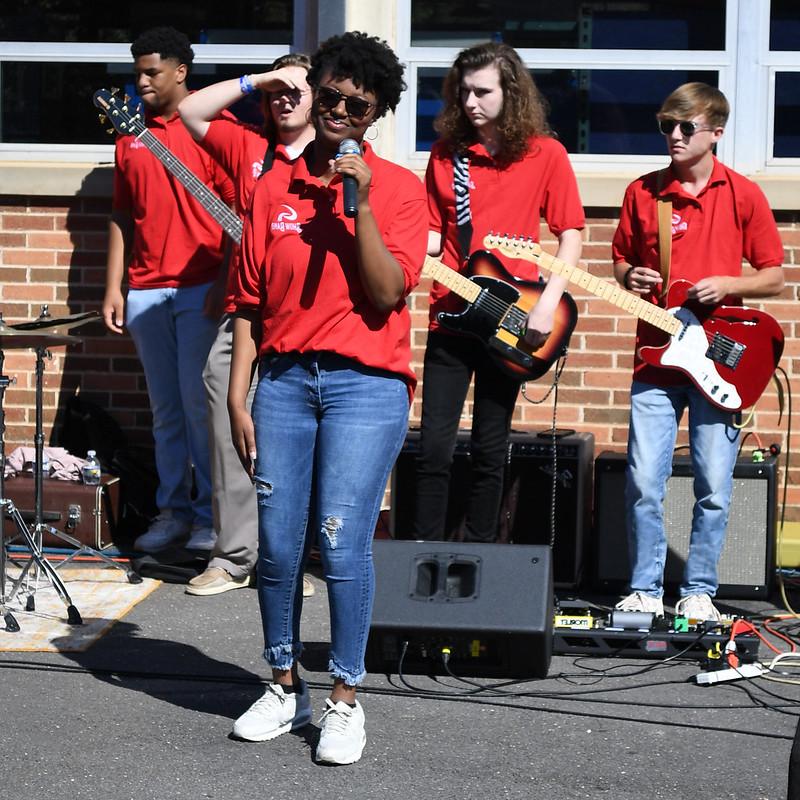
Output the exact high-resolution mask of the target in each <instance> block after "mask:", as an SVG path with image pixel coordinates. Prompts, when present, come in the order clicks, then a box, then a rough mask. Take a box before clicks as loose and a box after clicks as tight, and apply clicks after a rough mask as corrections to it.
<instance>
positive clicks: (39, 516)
mask: <svg viewBox="0 0 800 800" xmlns="http://www.w3.org/2000/svg"><path fill="white" fill-rule="evenodd" d="M44 315H45V309H44V308H43V309H42V316H44ZM40 318H41V317H40ZM45 355H49V353H48V352H47V349H46V348H45V347H37V348H36V434H35V446H36V470H35V473H34V477H35V481H36V482H35V484H34V498H35V505H34V530H33V533H34V537H33V538H34V539H35V540H36V542H37V543H38V545H39V548H40V549H41V543H42V538H43V534H44V533H49V534H50V535H51V536H53V537H55V538H57V539H60V540H61V541H63V542H65V543H66V544H68V545H70V546H71V547H74V548H75V550H74V552H72V553H70V555H69V556H68V557H67V558H65V559H64V560H63V561H61V562H60V563H59V564H58V565H57V566H56V567H55V569H56V570H58V569H61V568H62V567H63V566H64V565H65V564H69V563H70V562H71V561H73V560H74V559H76V558H77V557H79V556H83V555H88V556H91V557H92V558H96V559H99V560H100V561H103V562H104V563H106V564H108V565H109V566H111V567H114V569H118V570H121V571H122V572H124V573H125V574H126V577H127V579H128V583H141V582H142V577H141V575H139V574H138V573H136V572H134V571H133V570H132V569H131V568H130V567H128V566H126V565H124V564H120V563H119V562H117V561H114V559H113V558H110V557H109V556H107V555H106V554H105V553H103V552H101V551H100V550H96V549H95V548H93V547H89V545H87V544H84V543H83V542H81V541H80V539H76V538H75V537H74V536H72V535H70V534H69V533H66V532H64V531H61V530H58V529H57V528H54V527H53V526H52V525H47V524H45V523H44V521H43V519H44V511H43V508H44V506H43V503H44V483H43V474H42V469H41V467H40V464H41V463H42V454H43V450H44V433H43V427H44V426H43V420H42V406H43V402H42V387H43V384H44V358H45ZM31 599H32V598H30V597H29V605H30V601H31Z"/></svg>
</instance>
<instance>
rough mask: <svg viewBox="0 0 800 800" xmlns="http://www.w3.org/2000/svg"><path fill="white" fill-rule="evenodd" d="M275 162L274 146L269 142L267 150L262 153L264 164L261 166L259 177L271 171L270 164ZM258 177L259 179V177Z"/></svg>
mask: <svg viewBox="0 0 800 800" xmlns="http://www.w3.org/2000/svg"><path fill="white" fill-rule="evenodd" d="M274 161H275V145H274V144H273V143H272V142H270V143H269V144H268V145H267V150H266V152H265V153H264V162H263V163H262V164H261V175H263V174H264V173H265V172H269V171H270V170H271V169H272V163H273V162H274ZM261 175H259V177H261Z"/></svg>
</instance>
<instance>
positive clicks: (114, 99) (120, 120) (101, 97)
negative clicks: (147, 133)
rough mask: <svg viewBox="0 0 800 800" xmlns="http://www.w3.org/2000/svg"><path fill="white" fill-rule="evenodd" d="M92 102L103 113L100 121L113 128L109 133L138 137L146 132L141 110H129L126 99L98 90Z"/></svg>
mask: <svg viewBox="0 0 800 800" xmlns="http://www.w3.org/2000/svg"><path fill="white" fill-rule="evenodd" d="M92 102H93V103H94V104H95V105H96V106H97V108H99V109H100V110H101V111H102V112H103V113H102V114H101V115H100V121H101V122H103V123H104V122H105V121H106V120H108V121H109V122H110V123H111V124H112V125H113V126H114V127H113V129H109V133H113V132H114V131H116V132H117V133H119V134H121V135H123V136H124V135H126V134H132V135H133V136H138V135H139V134H140V133H142V131H144V130H146V126H145V124H144V117H143V115H142V113H141V110H140V109H139V108H138V107H137V108H131V107H130V105H129V100H128V98H121V97H118V96H117V95H116V94H115V92H114V91H113V90H112V91H109V90H108V89H98V90H97V91H96V92H95V93H94V96H93V97H92Z"/></svg>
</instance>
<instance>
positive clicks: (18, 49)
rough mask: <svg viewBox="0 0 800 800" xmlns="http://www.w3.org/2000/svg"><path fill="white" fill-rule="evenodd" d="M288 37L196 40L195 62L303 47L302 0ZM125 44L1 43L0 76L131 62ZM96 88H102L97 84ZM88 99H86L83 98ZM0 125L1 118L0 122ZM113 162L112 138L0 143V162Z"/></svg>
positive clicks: (249, 60)
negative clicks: (19, 67) (34, 68)
mask: <svg viewBox="0 0 800 800" xmlns="http://www.w3.org/2000/svg"><path fill="white" fill-rule="evenodd" d="M293 14H294V27H293V32H292V41H291V42H290V43H287V44H270V45H266V44H265V45H255V44H195V43H194V42H193V43H192V49H193V50H194V54H195V58H194V65H195V66H202V65H204V64H254V65H257V64H264V63H269V62H271V61H274V60H275V59H276V58H277V57H278V56H281V55H284V54H285V53H287V52H289V51H298V50H302V49H303V48H302V44H303V42H304V41H305V37H306V28H307V20H306V17H307V14H306V9H305V3H304V2H303V0H294V3H293ZM130 48H131V43H130V42H119V43H117V42H114V43H112V42H26V41H14V42H8V41H0V80H1V79H2V70H3V65H4V64H5V63H7V62H61V63H84V64H90V63H93V64H97V63H102V64H124V65H130V64H131V63H132V59H131V49H130ZM97 88H98V89H99V88H101V87H99V86H98V87H97ZM86 102H87V103H91V102H92V100H91V98H90V97H87V98H86ZM0 124H1V120H0ZM113 160H114V140H113V139H112V138H111V137H110V136H109V143H108V144H107V145H106V144H47V143H35V144H30V143H25V142H0V163H7V162H20V161H21V162H57V163H75V162H79V163H97V164H103V163H110V162H113Z"/></svg>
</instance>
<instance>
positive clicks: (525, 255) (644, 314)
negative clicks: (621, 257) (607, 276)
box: [483, 234, 682, 335]
mask: <svg viewBox="0 0 800 800" xmlns="http://www.w3.org/2000/svg"><path fill="white" fill-rule="evenodd" d="M483 243H484V246H486V247H488V248H490V249H497V250H500V252H502V253H504V254H505V255H507V256H508V257H509V258H521V259H523V260H525V261H531V262H533V263H534V264H538V265H539V266H540V267H542V268H543V269H546V270H547V271H548V272H552V273H553V274H555V275H560V276H561V277H562V278H566V279H567V280H568V281H569V282H570V283H574V284H575V285H576V286H580V287H581V289H585V290H586V291H587V292H590V293H591V294H593V295H595V296H596V297H599V298H601V299H603V300H605V301H606V302H608V303H611V304H612V305H615V306H617V308H621V309H622V310H623V311H627V312H628V313H629V314H632V315H633V316H635V317H638V318H639V319H641V320H644V321H645V322H647V323H649V324H650V325H653V326H655V327H656V328H659V329H660V330H662V331H666V332H667V333H669V334H670V335H675V334H676V333H678V332H679V331H680V329H681V327H682V323H681V322H680V320H678V319H676V318H675V317H674V316H673V315H672V314H670V313H669V312H667V311H665V310H664V309H663V308H661V307H660V306H657V305H655V304H653V303H650V302H648V301H647V300H643V299H642V298H641V297H639V295H637V294H633V292H628V291H626V290H625V289H623V288H621V287H620V286H618V285H617V284H615V283H609V282H608V281H604V280H602V279H601V278H598V277H596V276H595V275H592V274H591V273H590V272H587V271H586V270H583V269H581V268H580V267H575V266H573V265H572V264H567V263H566V261H562V260H561V259H560V258H556V257H555V256H553V255H550V253H546V252H545V251H544V250H542V248H541V246H540V245H539V244H537V243H536V242H532V241H529V240H527V239H509V238H507V237H505V236H493V235H491V234H490V235H489V236H487V237H486V238H485V239H484V240H483Z"/></svg>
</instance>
